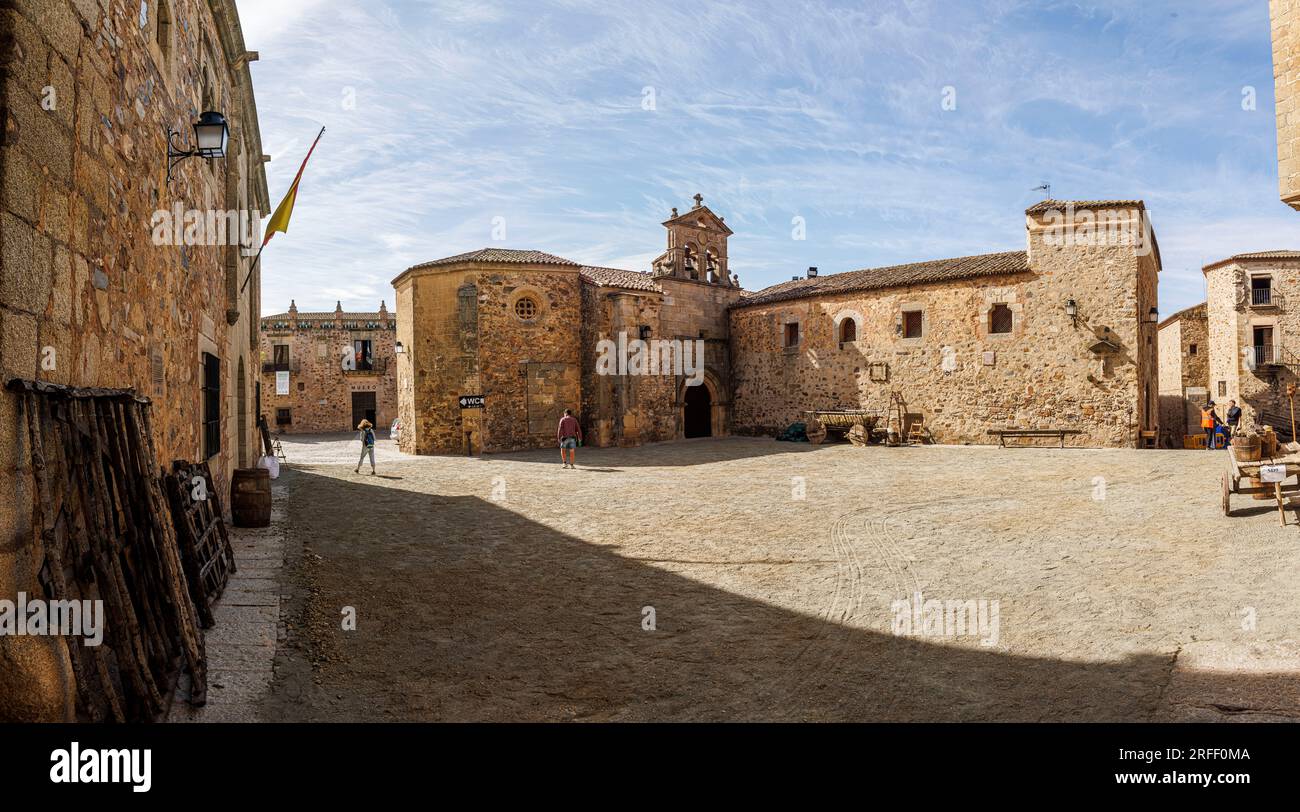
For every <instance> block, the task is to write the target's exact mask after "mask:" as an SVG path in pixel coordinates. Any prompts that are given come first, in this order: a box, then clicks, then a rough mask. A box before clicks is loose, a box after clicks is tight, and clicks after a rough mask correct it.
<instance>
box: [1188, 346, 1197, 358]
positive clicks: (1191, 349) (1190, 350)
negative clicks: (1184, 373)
mask: <svg viewBox="0 0 1300 812" xmlns="http://www.w3.org/2000/svg"><path fill="white" fill-rule="evenodd" d="M1187 354H1188V355H1195V354H1196V345H1195V344H1189V345H1187Z"/></svg>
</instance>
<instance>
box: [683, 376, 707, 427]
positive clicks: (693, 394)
mask: <svg viewBox="0 0 1300 812" xmlns="http://www.w3.org/2000/svg"><path fill="white" fill-rule="evenodd" d="M685 413H686V414H685V418H686V419H685V421H684V422H685V425H684V426H683V429H684V432H683V434H684V435H685V436H686V438H687V439H689V438H691V437H712V436H713V398H712V397H711V396H710V395H709V387H707V386H705V385H704V384H700V385H698V386H688V387H686V408H685Z"/></svg>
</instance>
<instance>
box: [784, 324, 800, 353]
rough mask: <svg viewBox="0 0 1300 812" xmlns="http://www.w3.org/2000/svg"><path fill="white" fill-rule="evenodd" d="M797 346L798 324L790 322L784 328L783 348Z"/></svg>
mask: <svg viewBox="0 0 1300 812" xmlns="http://www.w3.org/2000/svg"><path fill="white" fill-rule="evenodd" d="M798 345H799V322H797V321H792V322H790V323H789V324H787V325H786V326H785V346H787V347H796V346H798Z"/></svg>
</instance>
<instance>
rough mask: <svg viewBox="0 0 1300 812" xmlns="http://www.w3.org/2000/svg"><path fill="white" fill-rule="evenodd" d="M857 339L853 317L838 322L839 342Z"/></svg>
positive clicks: (856, 325)
mask: <svg viewBox="0 0 1300 812" xmlns="http://www.w3.org/2000/svg"><path fill="white" fill-rule="evenodd" d="M857 340H858V323H857V322H856V321H854V320H853V319H845V320H844V321H842V322H840V343H841V344H846V343H848V342H850V341H857Z"/></svg>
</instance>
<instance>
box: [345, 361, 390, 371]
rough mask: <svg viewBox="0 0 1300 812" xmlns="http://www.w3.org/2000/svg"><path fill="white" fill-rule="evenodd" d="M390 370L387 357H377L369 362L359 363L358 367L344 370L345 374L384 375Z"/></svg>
mask: <svg viewBox="0 0 1300 812" xmlns="http://www.w3.org/2000/svg"><path fill="white" fill-rule="evenodd" d="M387 371H388V359H387V358H375V359H374V360H372V361H371V362H370V363H369V364H357V368H356V369H345V370H343V374H344V375H383V374H384V373H385V372H387Z"/></svg>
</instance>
